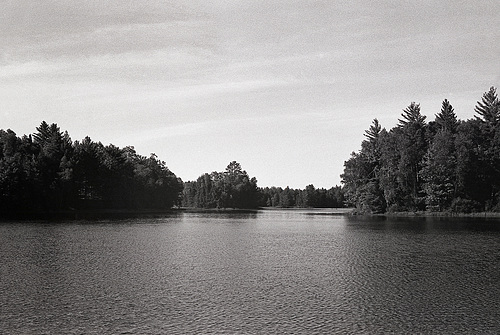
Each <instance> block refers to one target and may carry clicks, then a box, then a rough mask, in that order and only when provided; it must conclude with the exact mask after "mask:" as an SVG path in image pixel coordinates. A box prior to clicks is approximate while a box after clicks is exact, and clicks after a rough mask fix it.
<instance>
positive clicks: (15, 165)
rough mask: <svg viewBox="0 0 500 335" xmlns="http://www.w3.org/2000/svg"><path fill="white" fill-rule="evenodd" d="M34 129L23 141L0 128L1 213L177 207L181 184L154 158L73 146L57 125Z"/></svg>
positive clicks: (89, 144) (87, 143) (87, 142)
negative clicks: (175, 205) (33, 132)
mask: <svg viewBox="0 0 500 335" xmlns="http://www.w3.org/2000/svg"><path fill="white" fill-rule="evenodd" d="M36 130H37V132H36V133H35V134H33V135H29V136H26V135H24V136H22V137H18V136H17V135H16V134H15V133H14V132H13V131H12V130H7V131H4V130H0V211H1V213H2V214H4V215H5V214H9V213H29V212H35V213H36V212H51V211H64V210H72V209H76V210H78V209H85V210H95V209H152V208H156V209H166V208H170V207H172V206H173V205H174V204H179V202H180V197H179V195H180V192H181V191H182V187H183V185H182V181H181V180H180V179H179V178H177V177H176V176H175V174H174V173H173V172H171V171H170V170H169V169H168V168H167V166H166V165H165V162H163V161H160V160H159V159H158V157H156V155H154V154H151V156H150V157H145V156H141V155H138V154H137V153H136V152H135V150H134V148H133V147H130V146H129V147H125V148H122V149H120V148H118V147H116V146H114V145H111V144H110V145H106V146H105V145H103V144H102V143H100V142H93V141H92V140H91V139H90V138H89V137H86V138H85V139H83V140H82V141H74V142H73V141H72V140H71V138H70V136H69V134H68V132H64V133H63V132H61V130H60V128H59V127H58V126H57V124H55V123H53V124H51V125H49V124H47V123H46V122H45V121H44V122H42V123H41V125H40V126H39V127H37V128H36Z"/></svg>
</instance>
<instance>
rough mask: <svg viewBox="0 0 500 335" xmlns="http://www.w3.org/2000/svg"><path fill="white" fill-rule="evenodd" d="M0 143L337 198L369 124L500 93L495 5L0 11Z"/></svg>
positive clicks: (69, 1) (250, 4)
mask: <svg viewBox="0 0 500 335" xmlns="http://www.w3.org/2000/svg"><path fill="white" fill-rule="evenodd" d="M1 7H2V11H1V12H0V129H11V130H13V131H14V132H16V134H17V135H18V136H22V135H23V134H31V133H34V132H36V127H37V126H39V125H40V123H41V122H42V121H46V122H48V123H49V124H50V123H57V124H58V126H59V127H60V128H61V130H63V131H65V130H67V131H68V132H69V134H70V136H71V138H72V139H73V140H81V139H83V138H84V137H85V136H89V137H90V138H91V139H92V140H93V141H96V142H98V141H99V142H102V143H103V144H105V145H107V144H110V143H112V144H114V145H116V146H119V147H125V146H129V145H130V146H134V147H135V149H136V151H137V152H138V153H139V154H141V155H144V156H149V154H150V153H156V155H157V156H158V157H159V158H160V159H161V160H164V161H166V163H167V166H168V167H169V169H170V170H172V171H173V172H174V173H175V174H176V175H177V176H178V177H180V178H182V180H184V181H189V180H195V179H196V178H197V177H199V176H200V175H202V174H203V173H206V172H208V173H210V172H212V171H224V169H225V168H226V166H227V165H228V164H229V162H231V161H237V162H239V163H240V164H241V166H242V168H243V169H244V170H246V171H247V172H248V174H249V175H250V176H251V177H256V178H257V180H258V185H259V186H262V187H265V186H280V187H286V186H289V187H292V188H301V189H302V188H305V186H307V185H309V184H313V185H314V186H315V187H317V188H321V187H323V188H330V187H332V186H335V185H340V183H341V178H340V174H341V173H342V171H343V164H344V161H346V160H348V159H349V157H350V154H351V152H353V151H358V150H359V149H360V147H361V141H362V140H363V139H364V137H363V133H364V131H365V130H366V129H368V128H369V126H370V124H371V123H372V121H373V119H375V118H377V119H378V120H379V121H380V123H381V124H382V126H383V127H385V128H386V129H390V128H392V127H394V126H395V125H396V124H397V122H398V118H400V117H401V113H402V110H403V109H404V108H406V107H407V106H408V105H409V104H410V103H411V102H412V101H415V102H417V103H420V106H421V109H422V113H423V114H424V115H426V116H427V120H428V121H432V120H434V116H435V114H437V113H439V111H440V108H441V103H442V101H443V100H444V99H448V100H449V101H450V102H451V104H452V105H453V107H454V108H455V112H456V114H457V116H458V117H459V118H461V119H464V120H466V119H469V118H472V117H473V116H474V106H475V105H476V102H477V101H478V100H480V99H481V97H482V95H483V93H484V92H486V91H488V90H489V88H490V87H491V86H495V87H498V86H499V84H500V29H499V27H500V12H499V11H498V2H497V0H476V1H470V0H466V1H465V0H439V1H438V0H436V1H434V0H432V1H430V0H421V1H406V0H398V1H360V0H352V1H333V0H318V1H315V0H248V1H240V0H213V1H210V0H203V1H201V0H170V1H168V0H162V1H160V0H150V1H124V0H120V1H118V0H107V1H102V0H99V1H97V0H85V1H79V0H45V1H39V0H3V1H2V4H1Z"/></svg>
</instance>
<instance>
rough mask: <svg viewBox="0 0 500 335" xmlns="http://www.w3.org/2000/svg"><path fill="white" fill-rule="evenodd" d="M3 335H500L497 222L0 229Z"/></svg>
mask: <svg viewBox="0 0 500 335" xmlns="http://www.w3.org/2000/svg"><path fill="white" fill-rule="evenodd" d="M0 257H1V265H0V311H1V314H0V329H1V333H2V334H335V333H356V334H359V333H370V334H380V333H411V334H415V333H424V334H431V333H432V334H459V333H466V334H479V333H498V332H500V221H499V220H486V219H484V220H479V219H437V218H434V219H429V218H427V219H423V218H419V219H416V218H404V219H394V218H387V219H386V218H359V217H345V216H338V215H329V214H328V211H319V212H317V211H279V210H269V211H260V212H257V213H253V214H199V213H198V214H196V213H179V214H173V215H171V216H166V217H161V218H146V219H129V220H103V221H69V222H57V223H46V222H45V223H44V222H4V223H0Z"/></svg>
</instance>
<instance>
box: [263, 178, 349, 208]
mask: <svg viewBox="0 0 500 335" xmlns="http://www.w3.org/2000/svg"><path fill="white" fill-rule="evenodd" d="M259 193H260V200H259V206H260V207H280V208H292V207H296V208H339V207H344V202H345V201H344V191H343V189H342V188H341V187H340V186H335V187H332V188H330V189H328V190H327V189H324V188H315V187H314V185H312V184H311V185H307V186H306V188H305V189H303V190H300V189H291V188H289V187H286V188H281V187H265V188H260V189H259Z"/></svg>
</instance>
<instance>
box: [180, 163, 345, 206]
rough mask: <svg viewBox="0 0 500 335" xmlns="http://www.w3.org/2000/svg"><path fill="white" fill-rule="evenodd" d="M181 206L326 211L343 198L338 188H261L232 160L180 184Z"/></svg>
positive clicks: (338, 203) (255, 180)
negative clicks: (216, 170)
mask: <svg viewBox="0 0 500 335" xmlns="http://www.w3.org/2000/svg"><path fill="white" fill-rule="evenodd" d="M182 205H183V206H184V207H191V208H240V209H254V208H259V207H280V208H290V207H300V208H308V207H318V208H320V207H323V208H326V207H343V206H344V197H343V192H342V188H341V187H340V186H336V187H333V188H331V189H329V190H326V189H323V188H321V189H316V188H315V187H314V186H313V185H308V186H307V187H306V188H305V189H304V190H300V189H291V188H289V187H286V188H284V189H283V188H281V187H265V188H261V187H258V186H257V179H255V177H252V178H251V177H249V175H248V173H247V172H246V171H244V170H243V169H242V168H241V165H240V163H238V162H236V161H233V162H231V163H229V165H228V166H227V167H226V170H225V171H223V172H212V173H210V174H209V173H205V174H203V175H201V176H200V177H198V179H197V180H196V181H192V182H186V183H184V191H183V201H182Z"/></svg>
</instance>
